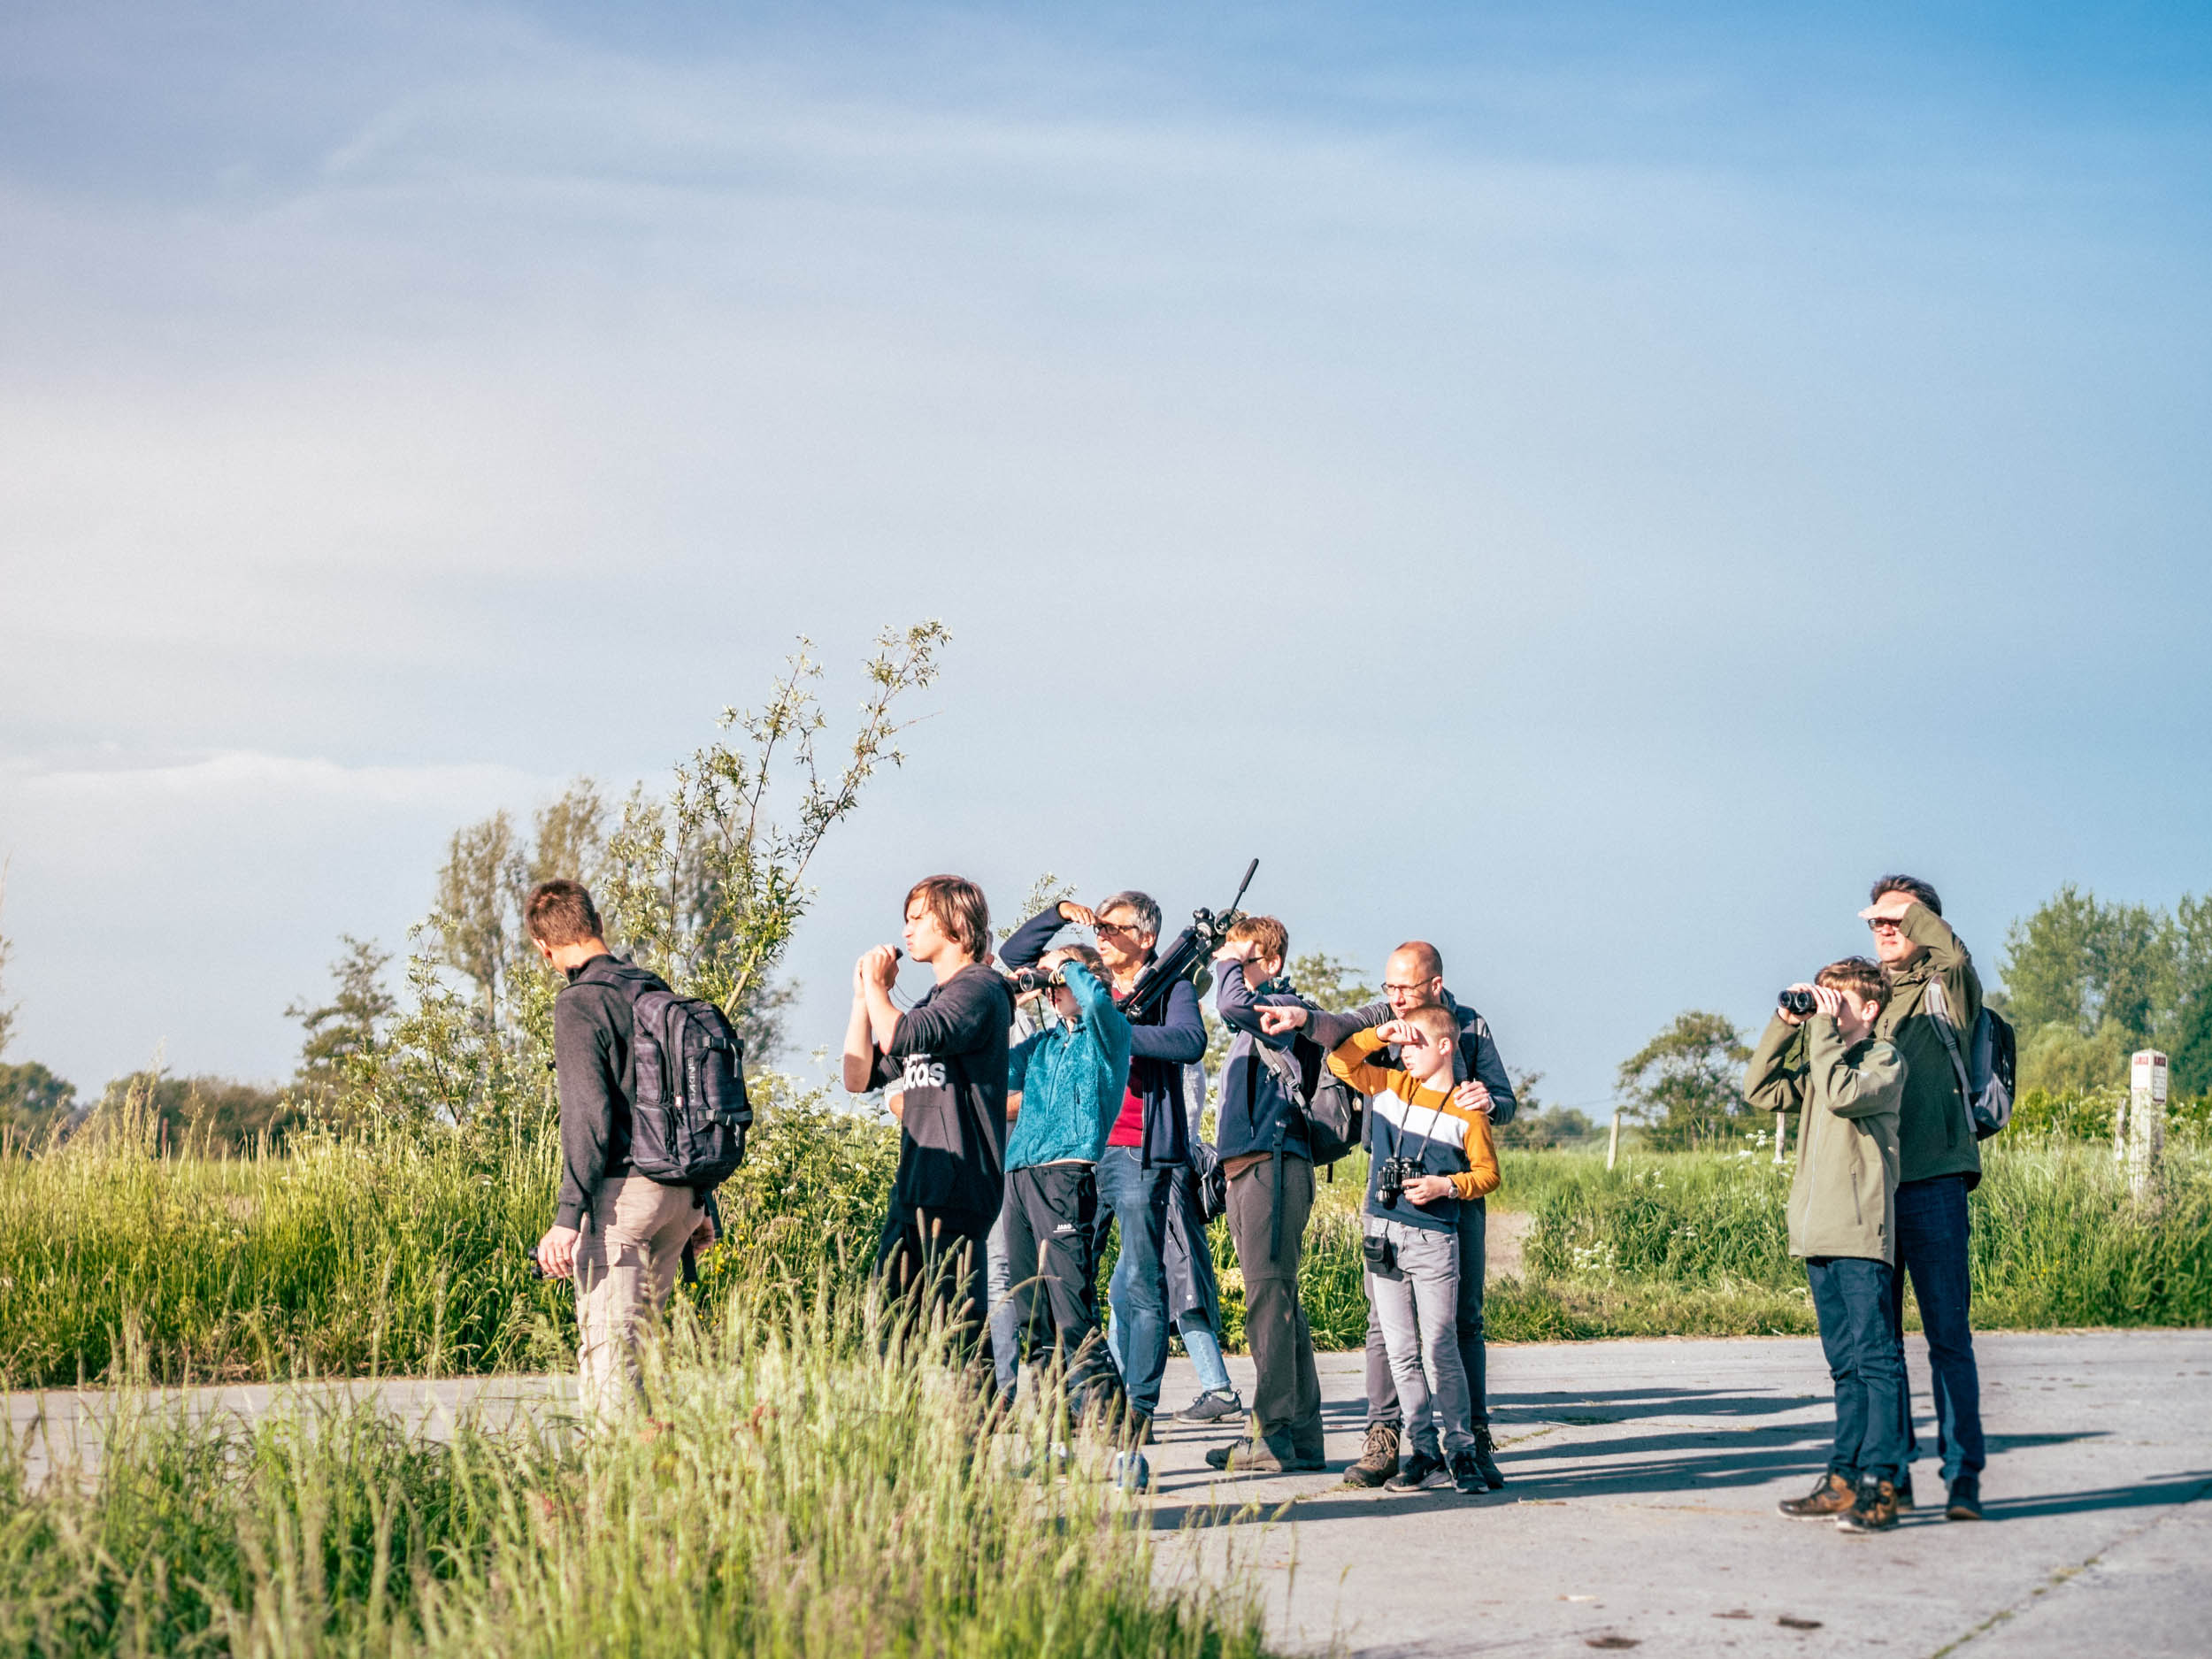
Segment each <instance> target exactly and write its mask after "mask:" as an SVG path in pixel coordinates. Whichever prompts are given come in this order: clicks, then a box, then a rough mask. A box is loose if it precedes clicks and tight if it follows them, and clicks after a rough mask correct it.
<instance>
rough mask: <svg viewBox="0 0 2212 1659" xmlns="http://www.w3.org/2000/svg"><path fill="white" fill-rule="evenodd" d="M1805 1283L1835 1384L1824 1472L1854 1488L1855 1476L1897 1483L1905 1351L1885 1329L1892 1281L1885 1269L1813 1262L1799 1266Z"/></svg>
mask: <svg viewBox="0 0 2212 1659" xmlns="http://www.w3.org/2000/svg"><path fill="white" fill-rule="evenodd" d="M1805 1277H1806V1278H1807V1279H1809V1281H1811V1284H1812V1287H1813V1312H1814V1314H1815V1315H1816V1316H1817V1317H1818V1318H1819V1320H1820V1346H1821V1349H1822V1351H1823V1352H1824V1353H1825V1354H1826V1355H1827V1356H1828V1375H1829V1376H1830V1377H1832V1378H1833V1379H1835V1384H1836V1447H1835V1450H1834V1451H1833V1452H1832V1453H1831V1454H1830V1455H1829V1457H1828V1468H1829V1470H1830V1471H1831V1472H1832V1473H1834V1474H1839V1475H1841V1476H1842V1477H1843V1478H1844V1479H1846V1480H1848V1481H1850V1482H1851V1483H1852V1484H1853V1485H1856V1484H1857V1483H1858V1481H1859V1479H1860V1477H1862V1476H1864V1477H1867V1478H1868V1479H1875V1480H1898V1479H1902V1478H1903V1476H1904V1472H1905V1413H1904V1409H1903V1397H1904V1396H1903V1388H1904V1377H1905V1350H1904V1348H1903V1346H1902V1345H1901V1343H1900V1342H1899V1341H1898V1340H1897V1333H1895V1332H1894V1331H1893V1330H1892V1329H1891V1328H1890V1323H1889V1319H1890V1286H1891V1285H1892V1284H1893V1283H1894V1282H1895V1280H1896V1278H1897V1275H1896V1273H1895V1271H1893V1269H1892V1268H1891V1267H1890V1264H1889V1263H1887V1262H1875V1261H1869V1260H1867V1259H1866V1258H1865V1257H1863V1256H1810V1257H1808V1258H1807V1260H1806V1263H1805Z"/></svg>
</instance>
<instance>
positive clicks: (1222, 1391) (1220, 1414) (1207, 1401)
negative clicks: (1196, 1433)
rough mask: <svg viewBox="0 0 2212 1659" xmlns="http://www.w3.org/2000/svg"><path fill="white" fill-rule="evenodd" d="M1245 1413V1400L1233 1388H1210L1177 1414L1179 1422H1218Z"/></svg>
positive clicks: (1176, 1417)
mask: <svg viewBox="0 0 2212 1659" xmlns="http://www.w3.org/2000/svg"><path fill="white" fill-rule="evenodd" d="M1243 1415H1244V1402H1243V1401H1242V1400H1240V1399H1239V1398H1238V1397H1237V1393H1236V1390H1234V1389H1233V1388H1209V1389H1207V1390H1206V1392H1205V1393H1204V1394H1200V1395H1199V1396H1198V1398H1197V1399H1195V1400H1194V1401H1192V1402H1190V1403H1189V1404H1188V1405H1187V1406H1185V1407H1184V1408H1183V1409H1181V1410H1180V1411H1178V1412H1177V1413H1176V1414H1175V1419H1176V1421H1177V1422H1179V1423H1218V1422H1219V1421H1220V1420H1221V1419H1222V1418H1224V1417H1242V1416H1243Z"/></svg>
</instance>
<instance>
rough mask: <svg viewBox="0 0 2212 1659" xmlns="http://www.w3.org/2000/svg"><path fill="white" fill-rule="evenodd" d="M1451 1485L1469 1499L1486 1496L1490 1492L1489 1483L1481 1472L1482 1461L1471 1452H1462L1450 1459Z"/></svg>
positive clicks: (1477, 1454) (1476, 1454)
mask: <svg viewBox="0 0 2212 1659" xmlns="http://www.w3.org/2000/svg"><path fill="white" fill-rule="evenodd" d="M1452 1485H1454V1486H1457V1487H1458V1488H1459V1489H1460V1490H1461V1491H1462V1492H1463V1493H1465V1494H1468V1495H1469V1496H1470V1497H1480V1496H1486V1495H1487V1494H1489V1492H1490V1491H1491V1489H1492V1488H1491V1486H1490V1482H1489V1481H1488V1480H1487V1479H1485V1478H1484V1476H1483V1472H1482V1460H1481V1456H1480V1455H1479V1453H1477V1452H1475V1451H1473V1450H1468V1451H1463V1452H1461V1453H1459V1454H1457V1455H1455V1456H1454V1457H1453V1459H1452Z"/></svg>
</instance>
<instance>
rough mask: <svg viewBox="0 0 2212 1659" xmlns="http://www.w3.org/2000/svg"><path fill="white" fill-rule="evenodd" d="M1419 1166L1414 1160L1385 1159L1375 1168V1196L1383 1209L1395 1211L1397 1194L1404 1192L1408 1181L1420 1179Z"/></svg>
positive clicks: (1417, 1161)
mask: <svg viewBox="0 0 2212 1659" xmlns="http://www.w3.org/2000/svg"><path fill="white" fill-rule="evenodd" d="M1421 1172H1422V1171H1421V1164H1420V1162H1419V1160H1418V1159H1416V1158H1402V1157H1387V1158H1385V1159H1384V1160H1383V1161H1382V1162H1381V1163H1380V1164H1378V1165H1376V1168H1375V1196H1376V1197H1378V1198H1379V1199H1381V1200H1382V1202H1383V1208H1384V1209H1386V1210H1395V1209H1396V1208H1397V1207H1398V1194H1401V1193H1402V1192H1404V1191H1405V1187H1406V1183H1407V1182H1408V1181H1417V1180H1419V1179H1421Z"/></svg>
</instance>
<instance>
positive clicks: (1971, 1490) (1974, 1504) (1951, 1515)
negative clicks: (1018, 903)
mask: <svg viewBox="0 0 2212 1659" xmlns="http://www.w3.org/2000/svg"><path fill="white" fill-rule="evenodd" d="M1943 1518H1944V1519H1945V1520H1947V1521H1978V1520H1980V1519H1981V1518H1982V1482H1981V1477H1980V1476H1978V1475H1961V1476H1960V1477H1959V1478H1958V1479H1956V1480H1954V1481H1953V1482H1952V1483H1951V1498H1950V1502H1947V1503H1946V1504H1945V1505H1944V1506H1943Z"/></svg>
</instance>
